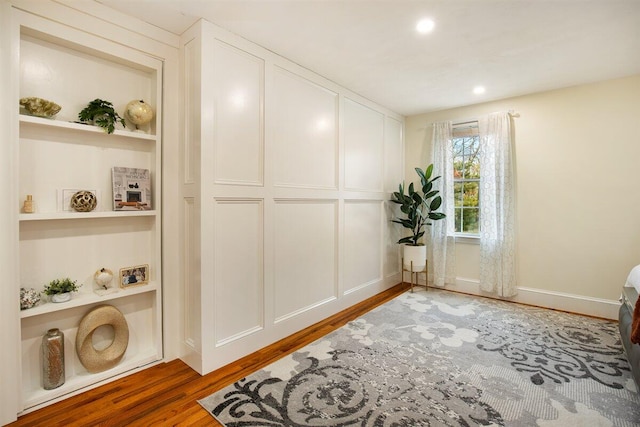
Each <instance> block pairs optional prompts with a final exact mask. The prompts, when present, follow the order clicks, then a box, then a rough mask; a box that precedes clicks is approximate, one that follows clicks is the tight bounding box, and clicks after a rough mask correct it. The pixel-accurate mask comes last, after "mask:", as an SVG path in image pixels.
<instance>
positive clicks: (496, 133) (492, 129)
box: [478, 112, 517, 297]
mask: <svg viewBox="0 0 640 427" xmlns="http://www.w3.org/2000/svg"><path fill="white" fill-rule="evenodd" d="M478 132H479V134H480V289H482V290H483V291H485V292H491V293H495V294H497V295H499V296H503V297H510V296H513V295H515V294H516V293H517V288H516V268H515V207H514V206H515V182H514V181H515V179H514V173H513V160H512V153H511V151H512V149H511V118H510V116H509V113H506V112H505V113H493V114H490V115H488V116H485V117H482V118H480V119H478Z"/></svg>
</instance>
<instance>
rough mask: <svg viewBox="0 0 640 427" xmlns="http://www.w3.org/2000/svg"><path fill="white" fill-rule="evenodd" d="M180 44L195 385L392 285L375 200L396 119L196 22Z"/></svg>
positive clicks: (393, 176) (382, 206)
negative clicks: (195, 50) (195, 54)
mask: <svg viewBox="0 0 640 427" xmlns="http://www.w3.org/2000/svg"><path fill="white" fill-rule="evenodd" d="M182 40H183V44H184V48H183V50H184V54H185V56H184V68H183V71H184V72H185V79H186V80H187V81H191V82H192V83H197V84H190V85H185V88H188V89H189V90H192V88H193V87H195V86H198V88H197V89H196V90H198V91H199V93H198V94H197V96H196V95H194V94H185V100H186V101H185V102H191V104H192V105H187V106H186V108H185V111H189V112H190V113H194V114H196V115H194V116H193V117H185V123H187V126H191V124H192V123H193V125H194V126H197V127H198V131H196V130H194V129H188V128H187V129H185V133H184V135H185V141H184V146H185V150H184V153H183V155H184V156H185V157H186V160H187V162H186V163H183V164H184V167H185V169H188V170H190V171H193V173H194V182H193V184H191V183H189V182H187V181H185V184H184V185H183V187H184V193H185V194H184V197H185V198H186V197H187V196H189V197H191V196H192V197H195V199H196V200H195V202H194V203H192V204H191V205H189V206H190V208H191V207H193V208H195V209H197V210H198V212H197V213H195V212H191V211H190V210H188V209H187V210H185V215H188V216H185V218H183V220H185V221H198V222H197V223H195V224H193V226H190V227H187V228H185V229H188V230H190V232H191V231H193V232H194V233H195V234H197V236H195V235H194V236H191V237H190V239H191V240H193V241H194V242H195V241H196V240H198V243H197V244H192V245H191V246H189V248H185V254H187V253H188V250H187V249H189V250H191V249H192V248H193V251H194V252H193V253H188V256H189V257H191V258H192V260H191V261H189V260H185V264H184V265H185V266H187V267H188V266H191V265H196V264H197V261H200V260H202V261H201V262H200V269H199V270H198V271H186V272H185V274H186V275H188V276H189V278H186V279H185V286H189V288H188V289H186V290H185V292H187V291H188V292H192V291H197V290H199V292H200V294H199V296H200V299H199V300H198V299H197V297H196V296H194V295H190V294H189V297H188V298H185V301H186V303H187V304H186V306H185V307H184V310H185V316H186V317H187V318H188V320H186V322H187V324H188V325H189V327H188V328H187V330H188V332H189V333H194V332H195V331H197V330H199V331H200V333H201V336H200V337H198V338H194V339H193V340H192V341H193V343H196V344H200V345H195V346H189V345H185V346H184V348H185V350H186V353H187V354H185V356H184V357H183V360H185V361H186V362H187V363H188V364H189V365H190V366H192V367H193V368H194V369H196V370H197V371H198V372H200V373H202V374H204V373H207V372H210V371H212V370H214V369H217V368H219V367H221V366H223V365H226V364H228V363H230V362H233V361H234V360H237V359H239V358H241V357H243V356H246V355H247V354H250V353H252V352H254V351H257V350H259V349H260V348H263V347H265V346H267V345H269V344H271V343H273V342H275V341H277V340H279V339H282V338H284V337H286V336H287V335H290V334H292V333H295V332H297V331H299V330H300V329H303V328H304V327H306V326H310V325H311V324H313V323H316V322H318V321H320V320H322V319H324V318H326V317H328V316H330V315H332V314H335V313H337V312H339V311H341V310H343V309H345V308H348V307H349V306H351V305H353V304H356V303H358V302H360V301H362V300H364V299H366V298H368V297H370V296H373V295H375V294H376V293H378V292H381V291H383V290H384V289H387V288H389V287H390V286H392V285H395V284H397V283H398V282H399V281H400V274H399V273H398V271H397V265H398V262H397V260H396V262H392V261H391V260H390V258H391V254H390V252H391V251H390V249H389V248H390V247H391V245H389V244H388V243H387V242H386V240H387V239H388V238H389V237H390V236H393V231H391V228H392V227H391V222H390V221H389V220H388V212H387V211H388V209H389V208H388V205H389V203H388V199H389V194H388V192H387V191H386V188H385V187H387V184H386V183H387V182H394V183H397V182H398V181H399V180H401V179H402V171H403V170H404V165H403V152H404V143H403V123H404V118H403V117H402V116H399V115H397V114H395V113H393V112H391V111H388V110H386V109H384V108H382V107H380V106H377V105H376V104H374V103H372V102H370V101H368V100H366V99H362V98H361V97H359V96H357V95H356V94H353V93H351V92H349V91H348V90H347V89H345V88H342V87H340V86H338V85H336V84H335V83H333V82H331V81H329V80H327V79H324V78H323V77H321V76H318V75H317V74H314V73H312V72H310V71H309V70H306V69H304V68H301V67H299V66H298V65H296V64H293V63H291V62H290V61H288V60H286V59H284V58H282V57H279V56H277V55H275V54H273V53H272V52H270V51H267V50H265V49H263V48H261V47H259V46H256V45H254V44H252V43H251V42H249V41H247V40H245V39H241V38H238V37H236V36H234V35H231V34H229V33H227V32H225V31H223V30H221V29H219V28H217V27H215V26H214V25H212V24H209V23H207V22H205V21H201V22H200V23H198V24H197V25H195V26H194V27H192V28H191V29H190V30H189V31H188V32H187V33H185V34H184V35H183V37H182ZM195 46H200V55H199V60H200V62H201V63H200V64H199V65H198V62H197V60H195V59H194V58H191V57H190V56H189V55H191V51H190V49H191V48H192V47H195ZM194 67H198V69H194ZM196 104H197V105H196ZM194 153H197V154H198V156H199V157H198V156H195V155H194ZM189 160H191V161H195V162H197V165H192V164H189ZM188 176H190V173H185V177H188ZM394 238H395V237H394ZM396 240H397V239H396ZM393 246H395V244H393ZM395 250H396V251H397V249H395ZM394 272H395V274H394ZM193 304H199V307H198V310H192V308H191V307H190V305H193ZM196 313H197V316H198V318H197V319H196V321H197V322H199V323H200V326H199V328H196V327H194V326H193V325H192V320H193V319H192V318H193V317H194V315H196ZM187 336H188V335H187ZM187 344H188V343H187Z"/></svg>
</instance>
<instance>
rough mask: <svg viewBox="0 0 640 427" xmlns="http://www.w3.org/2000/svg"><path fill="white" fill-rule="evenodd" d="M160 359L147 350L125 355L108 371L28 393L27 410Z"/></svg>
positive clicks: (25, 401)
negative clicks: (51, 388)
mask: <svg viewBox="0 0 640 427" xmlns="http://www.w3.org/2000/svg"><path fill="white" fill-rule="evenodd" d="M158 359H159V357H158V354H157V352H156V350H155V349H147V350H146V351H144V352H142V353H140V354H135V355H130V354H125V356H124V358H123V359H122V360H121V361H120V363H118V365H116V366H115V367H113V368H111V369H108V370H106V371H103V372H99V373H97V374H92V373H89V372H82V373H79V374H76V375H74V376H72V377H70V378H67V379H66V381H65V383H64V384H63V385H61V386H60V387H58V388H55V389H53V390H45V389H42V388H41V389H37V390H31V391H26V394H25V396H24V403H25V409H29V408H32V407H34V406H37V405H41V404H43V403H45V402H48V401H51V400H54V399H57V398H59V397H62V396H64V395H65V394H69V393H72V392H74V393H75V392H78V391H79V390H81V389H83V388H84V387H88V386H95V385H99V384H100V382H101V381H104V380H107V379H110V378H113V377H116V376H118V375H120V374H123V373H125V372H127V371H131V370H134V369H136V368H139V367H142V366H145V365H149V364H150V363H154V362H157V361H158Z"/></svg>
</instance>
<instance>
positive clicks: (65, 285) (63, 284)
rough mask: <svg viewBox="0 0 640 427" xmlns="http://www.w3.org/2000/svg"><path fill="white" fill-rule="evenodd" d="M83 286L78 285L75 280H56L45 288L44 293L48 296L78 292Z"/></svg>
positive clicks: (66, 278)
mask: <svg viewBox="0 0 640 427" xmlns="http://www.w3.org/2000/svg"><path fill="white" fill-rule="evenodd" d="M80 286H82V285H76V281H75V280H71V279H69V278H68V277H65V278H64V279H55V280H52V281H51V282H49V284H48V285H45V287H44V293H45V294H46V295H55V294H65V293H67V292H76V291H77V290H78V288H80Z"/></svg>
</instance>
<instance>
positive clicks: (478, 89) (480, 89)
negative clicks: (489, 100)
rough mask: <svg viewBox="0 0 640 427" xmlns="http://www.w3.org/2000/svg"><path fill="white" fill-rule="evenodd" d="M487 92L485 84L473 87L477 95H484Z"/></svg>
mask: <svg viewBox="0 0 640 427" xmlns="http://www.w3.org/2000/svg"><path fill="white" fill-rule="evenodd" d="M484 92H485V88H484V86H476V87H474V88H473V93H475V94H476V95H482V94H483V93H484Z"/></svg>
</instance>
